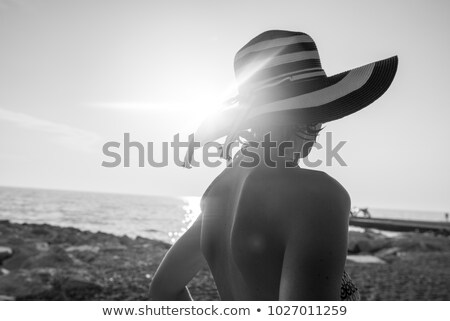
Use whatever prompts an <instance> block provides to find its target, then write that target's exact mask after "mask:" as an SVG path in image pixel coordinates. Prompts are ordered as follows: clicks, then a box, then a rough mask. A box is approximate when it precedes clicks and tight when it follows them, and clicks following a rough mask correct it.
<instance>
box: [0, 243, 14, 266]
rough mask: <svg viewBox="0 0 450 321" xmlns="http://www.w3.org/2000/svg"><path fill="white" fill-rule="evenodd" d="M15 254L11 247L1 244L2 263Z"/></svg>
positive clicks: (0, 258) (0, 255) (0, 259)
mask: <svg viewBox="0 0 450 321" xmlns="http://www.w3.org/2000/svg"><path fill="white" fill-rule="evenodd" d="M12 255H13V250H12V249H11V248H10V247H6V246H0V264H1V263H2V262H3V261H4V260H6V259H9V258H10V257H11V256H12Z"/></svg>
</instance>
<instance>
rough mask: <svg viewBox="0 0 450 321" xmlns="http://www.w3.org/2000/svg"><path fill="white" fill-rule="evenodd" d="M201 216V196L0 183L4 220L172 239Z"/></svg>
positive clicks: (423, 216)
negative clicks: (51, 187) (138, 193)
mask: <svg viewBox="0 0 450 321" xmlns="http://www.w3.org/2000/svg"><path fill="white" fill-rule="evenodd" d="M369 210H370V214H371V216H372V217H374V218H396V219H405V220H423V221H435V222H445V216H444V213H442V212H431V211H412V210H393V209H379V208H369ZM199 214H200V197H192V196H189V197H169V196H149V195H126V194H107V193H97V192H79V191H63V190H49V189H34V188H17V187H0V220H9V221H11V222H16V223H35V224H44V223H46V224H51V225H56V226H62V227H75V228H78V229H82V230H88V231H91V232H98V231H100V232H105V233H111V234H115V235H128V236H129V237H137V236H141V237H146V238H151V239H157V240H161V241H164V242H168V243H173V242H174V241H175V240H176V239H177V238H178V237H179V236H180V235H181V234H183V233H184V231H186V229H187V228H188V227H189V226H190V224H192V222H193V221H194V220H195V218H196V217H197V216H198V215H199Z"/></svg>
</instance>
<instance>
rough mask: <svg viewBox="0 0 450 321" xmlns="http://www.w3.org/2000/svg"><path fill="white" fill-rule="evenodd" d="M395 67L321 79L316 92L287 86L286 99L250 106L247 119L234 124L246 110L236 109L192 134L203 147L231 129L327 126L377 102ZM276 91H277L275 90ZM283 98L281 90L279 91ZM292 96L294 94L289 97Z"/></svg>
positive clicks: (390, 61) (374, 66)
mask: <svg viewBox="0 0 450 321" xmlns="http://www.w3.org/2000/svg"><path fill="white" fill-rule="evenodd" d="M397 66H398V57H397V56H393V57H390V58H387V59H384V60H380V61H376V62H373V63H370V64H367V65H364V66H361V67H358V68H354V69H351V70H349V71H345V72H343V73H339V74H337V75H334V76H331V77H324V78H323V79H322V80H320V79H319V82H316V83H315V85H314V86H315V88H313V89H312V90H311V91H308V92H304V90H303V92H302V90H300V86H302V87H305V84H304V83H300V82H299V83H295V82H294V83H289V84H287V86H291V87H295V86H299V90H296V89H295V88H294V90H293V88H289V92H290V93H291V94H290V96H289V97H287V96H285V97H275V98H273V97H272V100H273V101H271V102H270V101H269V102H267V101H266V103H264V102H263V103H262V102H259V103H258V104H257V105H256V106H251V109H250V111H247V114H246V117H245V118H244V119H242V120H241V121H239V124H236V121H237V120H238V119H240V117H239V115H241V114H242V113H245V112H246V110H245V109H246V108H248V106H243V105H238V106H237V107H234V108H229V109H227V110H224V111H222V112H221V113H219V114H216V115H213V116H212V117H210V118H208V119H206V120H205V121H204V122H203V123H202V124H201V125H200V127H199V128H198V130H197V132H196V133H195V134H194V139H195V141H199V142H200V143H201V144H204V143H206V142H208V141H214V140H217V139H219V138H221V137H223V136H226V135H228V134H229V132H230V130H231V129H232V128H236V127H237V129H240V130H241V129H248V128H251V127H252V126H254V125H260V124H288V123H326V122H330V121H333V120H336V119H339V118H342V117H345V116H348V115H350V114H353V113H355V112H357V111H359V110H361V109H363V108H364V107H367V106H368V105H370V104H371V103H373V102H374V101H375V100H377V99H378V98H380V97H381V96H382V95H383V94H384V93H385V92H386V90H387V89H388V88H389V86H390V85H391V83H392V80H393V79H394V77H395V74H396V71H397ZM278 89H279V88H277V90H278ZM278 91H279V92H281V95H283V93H282V92H283V90H278ZM292 92H293V93H294V94H292Z"/></svg>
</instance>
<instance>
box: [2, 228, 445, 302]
mask: <svg viewBox="0 0 450 321" xmlns="http://www.w3.org/2000/svg"><path fill="white" fill-rule="evenodd" d="M348 245H349V246H348V254H349V255H348V258H347V263H346V270H347V272H348V273H349V274H350V276H351V278H352V279H353V280H354V282H355V283H356V285H357V286H358V288H359V290H360V292H361V297H362V300H450V293H449V290H448V289H449V288H450V269H449V267H450V237H448V236H443V235H435V234H433V233H416V232H407V233H401V235H399V236H397V237H387V236H385V235H383V234H382V233H379V232H378V231H376V230H370V229H368V230H365V231H364V232H358V231H350V232H349V244H348ZM169 247H170V244H168V243H165V242H162V241H158V240H152V239H147V238H143V237H139V236H138V237H136V238H130V237H128V236H117V235H113V234H107V233H103V232H96V233H95V232H89V231H82V230H79V229H77V228H73V227H59V226H54V225H49V224H27V223H12V222H10V221H5V220H4V221H0V299H5V300H119V301H122V300H147V299H148V297H147V292H148V286H149V284H150V281H151V278H152V276H153V274H154V273H155V271H156V268H157V267H158V265H159V262H160V261H161V259H162V258H163V256H164V254H165V252H166V251H167V250H168V249H169ZM370 262H373V263H370ZM188 287H189V288H190V290H191V293H192V295H193V297H194V299H195V300H219V296H218V294H217V291H216V288H215V284H214V281H213V278H212V276H211V273H210V271H209V269H208V267H207V266H205V267H203V268H202V270H201V271H200V272H199V273H198V274H197V276H196V277H195V278H194V279H193V280H192V281H191V282H190V283H189V285H188Z"/></svg>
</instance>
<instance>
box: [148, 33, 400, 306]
mask: <svg viewBox="0 0 450 321" xmlns="http://www.w3.org/2000/svg"><path fill="white" fill-rule="evenodd" d="M234 65H235V73H236V77H237V81H238V86H239V96H238V97H237V99H236V100H237V102H238V104H237V106H235V107H234V108H229V109H227V110H225V111H223V112H222V113H221V114H219V115H217V116H215V117H213V118H210V119H208V120H206V121H205V122H204V123H203V124H202V125H201V126H200V128H199V129H198V130H197V132H196V135H195V139H196V141H200V142H201V143H202V144H204V143H207V142H212V141H214V140H216V139H218V138H220V137H223V136H227V139H226V142H225V147H226V146H229V145H230V144H231V143H234V142H235V141H236V140H239V138H240V137H244V138H245V139H246V143H245V144H244V146H243V148H242V149H241V150H240V151H239V152H238V153H237V154H236V155H235V157H234V159H233V160H232V161H231V160H230V162H229V166H228V167H227V168H226V169H225V170H224V171H223V172H222V173H221V174H220V175H219V176H218V177H217V178H216V179H215V180H214V181H213V183H212V184H211V185H210V186H209V187H208V189H207V190H206V192H205V194H204V196H203V198H202V204H201V208H202V214H201V215H200V216H199V217H198V219H197V220H196V221H195V223H194V224H193V225H192V226H191V227H190V228H189V229H188V231H186V233H185V234H184V235H183V236H181V237H180V239H179V240H178V241H177V242H176V243H175V244H174V245H173V246H172V248H171V249H170V250H169V251H168V253H167V254H166V256H165V258H164V259H163V261H162V263H161V265H160V266H159V268H158V270H157V272H156V274H155V275H154V278H153V280H152V283H151V286H150V297H151V299H153V300H183V299H191V298H190V295H189V292H188V290H187V288H186V287H185V285H186V284H187V283H188V282H189V281H190V280H191V278H192V277H193V276H194V275H195V274H196V273H197V272H198V270H199V269H200V268H201V267H202V266H203V264H205V263H207V264H208V265H209V267H210V269H211V272H212V274H213V276H214V280H215V282H216V285H217V289H218V291H219V294H220V297H221V299H222V300H349V299H358V297H359V295H358V292H357V290H356V287H355V286H354V285H353V283H352V282H351V280H350V279H349V277H348V275H347V274H346V273H345V271H344V265H345V259H346V253H347V234H348V217H349V213H350V205H351V204H350V197H349V195H348V193H347V192H346V190H345V189H344V188H343V187H342V186H341V185H340V184H339V183H338V182H337V181H336V180H334V179H333V178H331V177H330V176H328V175H327V174H325V173H323V172H320V171H315V170H306V169H302V168H299V166H298V160H299V158H302V157H306V156H307V155H308V154H309V152H310V150H311V147H312V145H313V144H314V142H315V140H316V137H317V134H318V133H319V131H320V130H321V128H322V124H323V123H325V122H328V121H332V120H336V119H339V118H342V117H344V116H347V115H349V114H351V113H354V112H356V111H358V110H360V109H362V108H364V107H366V106H368V105H369V104H371V103H372V102H374V101H375V100H376V99H378V98H379V97H380V96H381V95H382V94H383V93H384V92H385V91H386V90H387V88H388V87H389V85H390V84H391V82H392V80H393V78H394V75H395V72H396V69H397V57H392V58H388V59H385V60H381V61H378V62H374V63H371V64H368V65H365V66H362V67H359V68H355V69H353V70H350V71H347V72H344V73H341V74H338V75H335V76H331V77H327V76H326V74H325V72H324V71H323V70H322V68H321V63H320V59H319V55H318V52H317V47H316V45H315V43H314V41H313V40H312V39H311V37H310V36H308V35H306V34H304V33H301V32H291V31H282V30H271V31H266V32H264V33H262V34H260V35H258V36H257V37H255V38H254V39H252V40H251V41H250V42H249V43H247V44H246V45H245V46H244V47H243V48H242V49H240V50H239V51H238V53H237V54H236V57H235V64H234ZM192 152H193V150H192V149H190V151H189V153H188V155H187V158H186V165H187V166H189V163H190V161H191V160H192ZM224 156H225V157H226V158H227V159H230V157H229V150H228V149H227V148H225V149H224Z"/></svg>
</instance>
